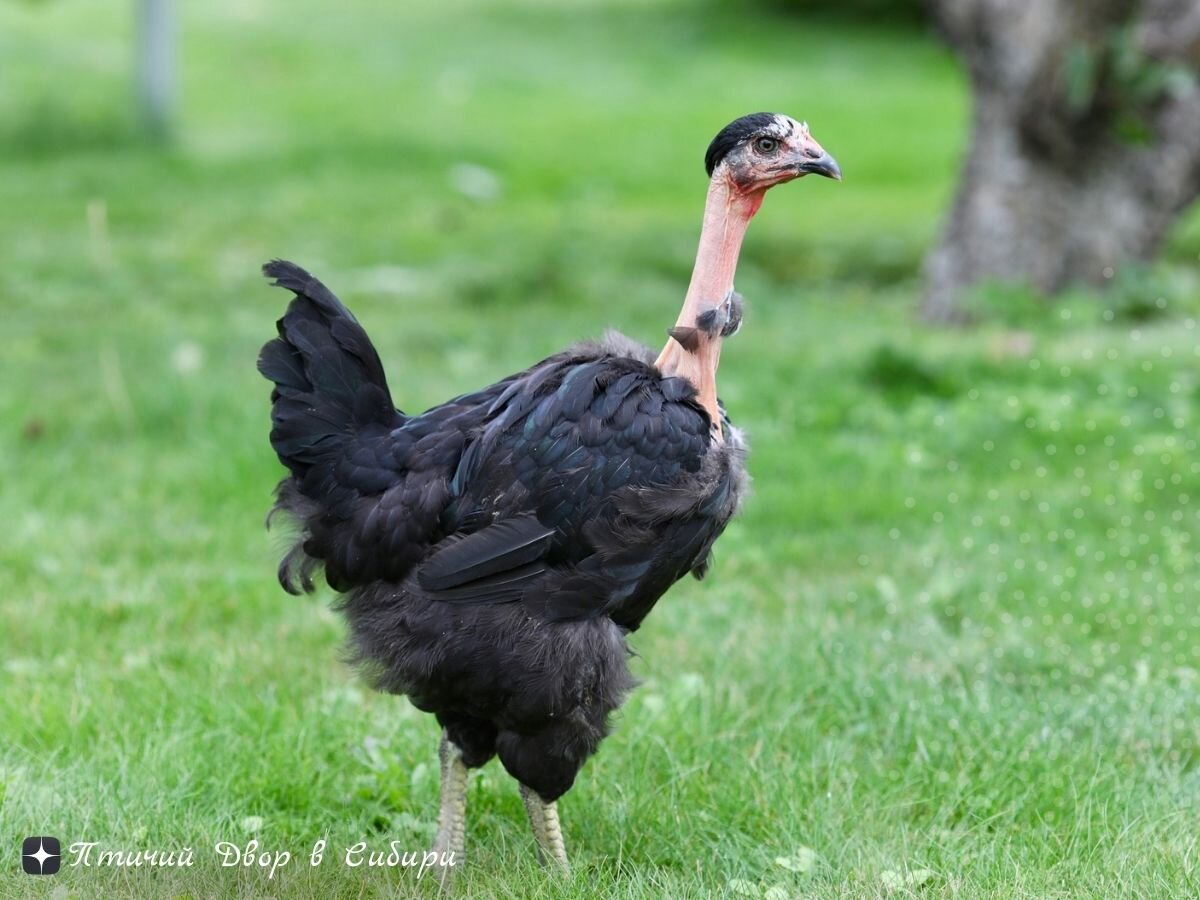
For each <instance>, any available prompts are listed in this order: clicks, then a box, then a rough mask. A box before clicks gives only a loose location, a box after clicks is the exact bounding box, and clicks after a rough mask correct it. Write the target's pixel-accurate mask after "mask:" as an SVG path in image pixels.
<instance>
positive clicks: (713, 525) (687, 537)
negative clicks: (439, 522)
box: [419, 353, 740, 628]
mask: <svg viewBox="0 0 1200 900" xmlns="http://www.w3.org/2000/svg"><path fill="white" fill-rule="evenodd" d="M735 462H740V460H733V459H732V457H731V456H730V454H729V453H728V452H727V450H726V449H725V446H724V445H723V444H716V445H714V443H713V441H712V439H711V436H710V421H709V418H708V416H707V414H705V413H704V411H703V410H702V409H701V408H700V407H699V406H698V405H697V404H696V403H695V399H694V390H693V389H692V387H691V386H690V385H689V384H688V383H687V382H684V381H682V380H680V379H675V378H663V377H662V376H661V375H659V373H658V372H657V371H656V370H655V369H654V368H653V367H652V366H651V365H649V364H648V363H647V362H645V361H643V360H641V359H635V358H632V357H628V356H613V355H604V354H597V353H592V354H586V353H583V354H579V355H574V356H572V355H571V354H565V355H564V356H562V357H556V358H552V359H551V360H548V361H547V362H545V363H543V364H542V365H541V366H538V367H535V368H534V369H532V370H530V372H529V373H527V374H526V375H525V376H523V377H522V378H519V379H516V380H514V381H513V382H511V383H510V384H509V386H508V388H507V389H506V390H505V391H504V392H503V393H502V394H500V395H498V396H497V397H496V400H495V401H494V402H493V404H492V406H491V409H490V410H489V417H488V420H487V422H486V424H485V425H484V427H483V430H482V432H481V434H480V437H479V439H478V440H476V441H474V442H473V443H472V444H471V445H470V446H469V447H468V448H467V449H466V451H465V452H464V454H463V457H462V460H461V462H460V464H459V466H458V469H457V471H456V473H455V475H454V478H453V480H452V482H451V494H452V499H451V501H450V503H449V504H448V506H447V513H446V517H445V518H446V521H445V527H446V528H447V530H457V531H458V532H459V534H460V535H465V536H461V537H458V538H456V539H454V542H453V543H451V544H450V545H449V546H448V547H447V548H446V549H445V550H440V551H438V552H437V553H435V554H434V555H433V556H432V557H431V558H430V559H429V560H427V561H426V562H425V563H423V564H422V565H421V567H420V569H419V579H420V584H421V585H422V587H424V588H425V589H426V590H429V591H430V592H432V593H433V594H434V595H435V596H437V597H439V598H441V599H445V600H451V601H459V602H462V601H471V602H503V601H511V600H516V599H520V600H522V601H523V602H524V603H525V604H526V605H527V606H528V607H529V608H530V609H531V611H533V612H536V613H537V614H538V615H540V616H543V617H545V618H549V619H568V618H579V617H584V616H592V615H599V614H607V615H610V616H612V617H613V618H614V619H615V620H617V621H618V623H619V624H622V625H624V626H625V627H630V628H632V627H636V626H637V624H638V623H639V622H640V621H641V618H642V616H644V615H645V612H647V611H648V610H649V608H650V607H651V606H652V605H653V602H654V601H655V600H657V598H658V597H659V596H660V595H661V594H662V593H663V592H664V591H665V590H666V589H667V588H668V587H670V585H671V584H673V583H674V582H675V581H676V580H677V579H678V578H680V577H681V576H682V575H684V574H686V573H687V572H688V571H690V570H693V569H698V567H702V565H703V562H704V560H705V559H706V557H707V555H708V550H709V548H710V547H711V545H712V542H713V540H715V538H716V536H717V535H718V534H719V533H720V531H721V529H722V528H723V527H724V525H725V523H726V522H727V521H728V518H729V516H730V515H732V512H733V509H734V507H735V506H736V502H737V488H738V485H739V482H738V479H737V477H735V475H736V473H735V471H734V468H735V467H734V465H732V463H735Z"/></svg>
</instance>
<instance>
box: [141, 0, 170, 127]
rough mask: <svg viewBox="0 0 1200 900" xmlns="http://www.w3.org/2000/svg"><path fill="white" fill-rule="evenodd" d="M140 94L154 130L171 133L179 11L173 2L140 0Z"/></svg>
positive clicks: (145, 117)
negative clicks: (177, 14)
mask: <svg viewBox="0 0 1200 900" xmlns="http://www.w3.org/2000/svg"><path fill="white" fill-rule="evenodd" d="M137 4H138V11H137V16H138V23H137V24H138V29H137V41H138V66H137V91H138V104H139V106H140V108H141V114H142V120H143V121H144V123H145V124H146V126H147V127H148V128H149V130H150V131H152V132H153V133H155V134H157V135H160V136H162V135H166V134H167V133H168V132H169V131H170V130H171V124H172V121H173V119H174V106H175V10H174V4H173V2H172V0H137Z"/></svg>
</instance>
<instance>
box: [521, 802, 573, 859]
mask: <svg viewBox="0 0 1200 900" xmlns="http://www.w3.org/2000/svg"><path fill="white" fill-rule="evenodd" d="M521 799H522V800H524V801H525V811H526V812H527V813H529V824H530V825H531V826H533V837H534V840H536V841H537V849H538V862H540V863H541V864H542V865H543V866H547V867H549V868H553V869H555V870H557V871H559V872H561V873H562V874H564V875H567V874H570V871H571V865H570V863H568V862H567V848H566V846H565V845H564V844H563V836H562V825H561V824H560V823H559V821H558V807H556V806H555V805H554V804H553V803H547V802H546V801H545V800H543V799H542V798H541V797H540V796H538V794H537V792H536V791H534V790H532V789H531V788H527V787H525V785H521Z"/></svg>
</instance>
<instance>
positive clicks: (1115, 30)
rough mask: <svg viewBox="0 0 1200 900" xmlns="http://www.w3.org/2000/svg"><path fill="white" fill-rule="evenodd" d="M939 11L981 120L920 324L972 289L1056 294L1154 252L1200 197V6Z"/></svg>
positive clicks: (950, 314) (949, 7)
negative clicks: (996, 286) (1006, 284)
mask: <svg viewBox="0 0 1200 900" xmlns="http://www.w3.org/2000/svg"><path fill="white" fill-rule="evenodd" d="M930 2H931V3H932V5H933V8H934V13H935V15H936V17H937V21H938V23H939V26H940V28H941V30H942V32H943V33H944V35H945V38H946V40H947V41H948V42H949V43H950V45H951V46H952V47H953V48H954V49H955V50H956V51H957V52H958V54H959V55H960V56H961V58H962V60H963V62H964V63H965V65H966V68H967V71H968V73H969V75H970V80H971V87H972V92H973V98H974V113H973V123H972V135H971V143H970V149H969V152H968V155H967V159H966V162H965V164H964V167H963V171H962V173H961V179H960V183H959V186H958V193H957V196H956V197H955V200H954V205H953V208H952V209H951V212H950V215H949V218H948V220H947V222H946V224H945V226H944V229H943V232H942V235H941V238H940V241H939V243H938V244H937V246H936V247H935V248H934V249H933V250H932V251H931V252H930V254H929V257H928V259H927V260H926V271H925V274H926V294H925V299H924V308H923V309H924V313H925V315H926V317H928V318H930V319H933V320H941V321H951V320H954V319H957V318H960V317H961V316H962V314H963V313H962V306H961V300H962V296H963V293H964V289H965V288H967V287H969V286H970V285H972V284H976V283H978V282H982V281H1016V282H1024V283H1027V284H1029V285H1031V286H1032V287H1034V288H1035V289H1037V290H1039V291H1042V292H1045V293H1052V292H1055V291H1057V290H1060V289H1061V288H1063V287H1064V286H1065V285H1067V284H1069V283H1071V282H1074V281H1083V282H1092V283H1100V282H1102V281H1103V280H1105V279H1106V278H1109V277H1111V276H1112V273H1113V270H1114V269H1115V268H1116V267H1118V266H1119V265H1120V264H1121V263H1122V262H1127V261H1131V260H1144V259H1149V258H1151V257H1153V256H1154V255H1155V253H1156V252H1157V251H1158V249H1159V248H1160V246H1161V244H1162V242H1163V239H1164V237H1165V235H1166V233H1167V231H1168V229H1169V228H1170V226H1171V225H1172V223H1173V222H1174V221H1175V220H1176V219H1177V218H1178V217H1179V215H1180V214H1181V213H1182V212H1183V210H1184V209H1185V208H1186V207H1187V206H1188V205H1189V204H1190V203H1191V202H1192V201H1193V200H1194V199H1195V198H1196V196H1197V195H1198V194H1200V87H1198V79H1197V73H1198V72H1200V0H930Z"/></svg>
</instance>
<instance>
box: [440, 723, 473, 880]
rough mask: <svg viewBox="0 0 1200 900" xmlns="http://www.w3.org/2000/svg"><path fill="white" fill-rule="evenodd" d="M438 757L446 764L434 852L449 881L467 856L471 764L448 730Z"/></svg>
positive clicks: (443, 773)
mask: <svg viewBox="0 0 1200 900" xmlns="http://www.w3.org/2000/svg"><path fill="white" fill-rule="evenodd" d="M438 757H439V759H440V760H441V764H442V790H441V805H440V808H439V810H438V829H437V836H436V837H435V838H434V839H433V852H434V853H436V854H437V855H438V865H439V866H440V868H441V879H442V881H445V880H446V879H447V878H448V877H449V874H450V872H451V871H452V870H453V867H455V866H461V865H462V864H463V862H464V861H465V860H466V858H467V848H466V825H467V767H466V766H465V765H464V764H463V761H462V751H461V750H459V749H458V747H457V746H455V744H454V742H453V741H451V740H450V737H449V735H447V734H446V732H445V731H443V732H442V743H441V746H440V747H439V748H438Z"/></svg>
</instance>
